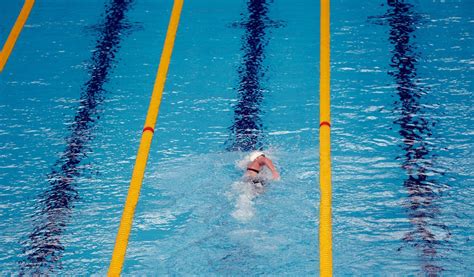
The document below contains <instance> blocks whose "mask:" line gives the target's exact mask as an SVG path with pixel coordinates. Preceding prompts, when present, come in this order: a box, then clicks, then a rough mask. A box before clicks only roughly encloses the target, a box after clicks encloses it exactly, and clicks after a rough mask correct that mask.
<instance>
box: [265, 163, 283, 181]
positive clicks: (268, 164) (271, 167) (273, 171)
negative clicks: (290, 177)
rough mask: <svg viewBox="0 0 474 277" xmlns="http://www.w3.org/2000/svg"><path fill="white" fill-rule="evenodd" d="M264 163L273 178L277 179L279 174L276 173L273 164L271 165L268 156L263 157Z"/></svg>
mask: <svg viewBox="0 0 474 277" xmlns="http://www.w3.org/2000/svg"><path fill="white" fill-rule="evenodd" d="M264 163H265V165H266V166H267V167H268V168H269V169H270V170H271V171H272V175H273V179H275V180H279V179H280V174H279V173H278V171H277V170H276V168H275V166H274V165H273V162H272V160H270V159H269V158H265V160H264Z"/></svg>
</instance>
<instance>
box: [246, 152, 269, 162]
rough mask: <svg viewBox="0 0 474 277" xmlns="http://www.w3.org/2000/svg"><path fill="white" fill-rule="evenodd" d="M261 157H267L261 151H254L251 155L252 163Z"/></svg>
mask: <svg viewBox="0 0 474 277" xmlns="http://www.w3.org/2000/svg"><path fill="white" fill-rule="evenodd" d="M260 156H265V154H264V153H263V152H261V151H253V152H252V153H250V155H249V159H250V161H251V162H253V161H255V160H256V159H257V158H258V157H260Z"/></svg>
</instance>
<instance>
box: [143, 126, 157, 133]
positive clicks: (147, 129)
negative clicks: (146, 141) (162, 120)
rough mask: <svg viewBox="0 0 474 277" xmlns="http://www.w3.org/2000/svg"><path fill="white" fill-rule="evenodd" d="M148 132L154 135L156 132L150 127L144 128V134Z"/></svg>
mask: <svg viewBox="0 0 474 277" xmlns="http://www.w3.org/2000/svg"><path fill="white" fill-rule="evenodd" d="M146 131H150V132H152V133H153V134H154V133H155V130H154V129H153V128H151V127H150V126H148V127H145V128H143V133H145V132H146Z"/></svg>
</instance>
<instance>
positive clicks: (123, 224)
mask: <svg viewBox="0 0 474 277" xmlns="http://www.w3.org/2000/svg"><path fill="white" fill-rule="evenodd" d="M182 7H183V0H175V1H174V4H173V10H172V12H171V17H170V22H169V25H168V32H167V34H166V39H165V44H164V46H163V52H162V54H161V60H160V65H159V67H158V73H157V75H156V80H155V85H154V87H153V93H152V96H151V100H150V106H149V108H148V113H147V117H146V120H145V127H144V128H143V133H142V138H141V141H140V146H139V148H138V153H137V158H136V161H135V166H134V168H133V174H132V179H131V181H130V188H129V189H128V195H127V200H126V201H125V207H124V210H123V214H122V220H121V221H120V227H119V230H118V233H117V238H116V240H115V247H114V252H113V254H112V260H111V261H110V266H109V272H108V276H119V275H120V272H121V271H122V267H123V262H124V260H125V252H126V251H127V245H128V237H129V235H130V230H131V228H132V222H133V215H134V213H135V207H136V206H137V203H138V197H139V196H140V188H141V186H142V181H143V175H144V174H145V167H146V162H147V159H148V152H149V150H150V145H151V140H152V138H153V133H154V128H155V123H156V119H157V117H158V111H159V109H160V103H161V98H162V95H163V88H164V86H165V80H166V74H167V72H168V67H169V63H170V60H171V53H172V51H173V45H174V40H175V37H176V31H177V29H178V23H179V17H180V15H181V9H182Z"/></svg>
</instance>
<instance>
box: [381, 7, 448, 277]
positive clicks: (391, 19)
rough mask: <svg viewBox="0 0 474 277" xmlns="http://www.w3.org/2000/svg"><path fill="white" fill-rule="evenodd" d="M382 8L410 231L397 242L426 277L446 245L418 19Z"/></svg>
mask: <svg viewBox="0 0 474 277" xmlns="http://www.w3.org/2000/svg"><path fill="white" fill-rule="evenodd" d="M387 3H388V11H387V13H386V14H385V15H384V16H383V17H381V19H382V21H380V22H382V23H385V24H388V26H389V27H390V29H389V41H390V43H391V44H392V45H393V50H392V51H391V52H392V58H391V63H390V67H391V68H392V70H390V72H389V74H390V75H391V76H392V77H393V78H394V80H395V82H396V84H397V87H396V93H397V95H398V100H397V101H396V102H395V113H396V114H397V115H398V116H399V118H398V119H397V120H395V121H394V123H395V124H397V125H399V126H400V130H399V134H400V136H401V137H402V139H403V140H402V141H403V143H402V144H401V145H400V147H401V149H402V150H403V154H402V156H401V157H398V159H399V160H401V161H402V168H403V170H404V171H405V172H406V175H407V179H406V180H405V181H404V183H403V185H404V187H405V189H406V191H407V193H408V199H407V215H408V218H409V220H410V223H411V225H412V226H413V230H412V231H410V232H407V233H406V234H405V236H404V238H403V240H404V241H405V242H406V243H407V244H408V245H410V246H412V247H414V248H416V249H418V250H419V255H420V260H421V262H422V270H423V272H424V273H425V274H427V275H430V276H432V275H437V274H438V273H439V272H441V271H442V270H443V268H442V267H441V266H440V265H439V264H438V263H437V260H439V259H437V258H440V255H439V254H438V250H437V248H438V245H440V244H441V243H443V242H446V241H447V239H448V238H449V236H450V233H449V230H448V228H447V226H445V225H444V223H443V222H439V220H437V217H438V215H439V207H438V206H437V204H436V200H437V199H439V197H440V196H441V192H440V189H439V188H440V186H441V185H440V184H439V183H438V181H437V180H436V179H435V177H430V176H436V175H438V176H439V175H441V174H442V172H438V171H436V169H435V168H436V165H435V164H434V162H435V157H436V154H435V151H436V149H437V148H436V145H433V144H432V143H428V141H427V140H428V138H430V137H431V136H432V131H431V128H432V127H433V126H435V124H436V122H435V121H433V120H432V119H431V118H430V115H429V114H428V113H427V112H426V111H424V110H423V109H422V103H421V100H422V98H423V97H424V96H429V94H427V92H428V89H427V88H424V87H422V86H421V85H419V84H418V81H417V64H418V61H419V59H420V54H419V53H418V52H417V46H416V44H415V43H414V40H415V35H414V32H415V30H416V28H417V26H418V25H419V24H420V23H421V16H420V15H419V14H417V13H416V11H415V10H414V6H413V5H412V4H409V3H405V2H404V1H403V0H401V1H396V0H389V1H387ZM435 230H444V232H445V234H444V235H443V237H439V236H440V234H439V231H436V233H437V234H435ZM401 249H402V247H400V248H399V250H401Z"/></svg>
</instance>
